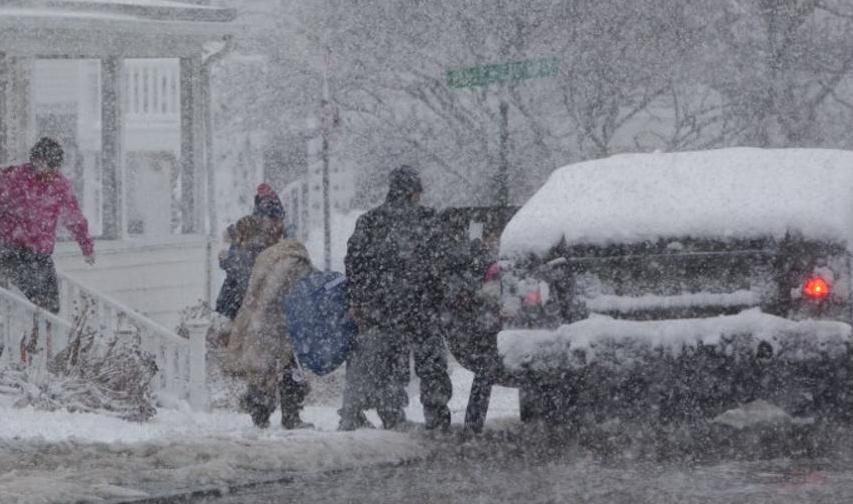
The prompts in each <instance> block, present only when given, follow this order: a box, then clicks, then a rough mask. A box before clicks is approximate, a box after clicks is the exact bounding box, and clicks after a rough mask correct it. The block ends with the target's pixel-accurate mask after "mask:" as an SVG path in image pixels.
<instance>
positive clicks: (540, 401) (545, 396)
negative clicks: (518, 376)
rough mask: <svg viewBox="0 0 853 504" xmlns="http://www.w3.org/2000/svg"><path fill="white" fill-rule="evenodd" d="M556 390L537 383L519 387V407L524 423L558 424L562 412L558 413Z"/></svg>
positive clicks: (550, 386)
mask: <svg viewBox="0 0 853 504" xmlns="http://www.w3.org/2000/svg"><path fill="white" fill-rule="evenodd" d="M555 388H556V387H554V386H552V385H549V384H544V383H538V382H535V381H534V382H529V383H525V384H523V385H522V386H521V387H519V389H518V406H519V413H520V416H521V421H522V422H523V423H534V422H546V423H549V424H551V423H557V420H558V418H559V417H560V414H559V413H560V412H559V411H557V401H555V393H556V390H555Z"/></svg>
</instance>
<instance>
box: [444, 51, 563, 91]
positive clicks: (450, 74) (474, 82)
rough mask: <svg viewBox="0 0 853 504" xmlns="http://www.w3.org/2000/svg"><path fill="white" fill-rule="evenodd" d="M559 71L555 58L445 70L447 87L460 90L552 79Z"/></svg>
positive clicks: (558, 64)
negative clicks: (546, 78)
mask: <svg viewBox="0 0 853 504" xmlns="http://www.w3.org/2000/svg"><path fill="white" fill-rule="evenodd" d="M559 70H560V62H559V60H557V58H540V59H530V60H525V61H513V62H511V63H496V64H490V65H475V66H469V67H460V68H451V69H449V70H447V85H448V86H450V87H452V88H457V89H461V88H473V87H482V86H488V85H489V84H506V83H513V82H520V81H524V80H530V79H541V78H545V77H554V76H556V75H557V73H558V72H559Z"/></svg>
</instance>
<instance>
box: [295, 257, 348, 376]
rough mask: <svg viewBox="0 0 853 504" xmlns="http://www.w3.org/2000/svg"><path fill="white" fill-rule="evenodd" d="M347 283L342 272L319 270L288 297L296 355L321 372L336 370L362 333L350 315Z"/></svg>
mask: <svg viewBox="0 0 853 504" xmlns="http://www.w3.org/2000/svg"><path fill="white" fill-rule="evenodd" d="M346 286H347V279H346V277H345V276H344V275H342V274H341V273H337V272H334V271H315V272H312V273H309V274H308V275H306V276H305V277H304V278H302V279H301V280H300V281H299V282H297V284H296V286H295V287H294V288H293V289H292V290H291V291H290V293H288V295H287V296H285V298H284V313H285V316H286V317H287V329H288V335H289V336H290V341H291V343H292V344H293V349H294V352H295V353H296V358H297V359H299V363H300V364H302V366H304V367H306V368H308V369H310V370H311V371H313V372H314V373H316V374H318V375H324V374H327V373H330V372H332V371H334V370H335V369H337V368H338V367H339V366H340V365H341V364H342V363H343V362H344V361H345V360H346V358H347V355H348V354H349V351H350V348H351V347H352V342H353V340H354V339H355V335H356V333H357V332H358V329H357V326H356V324H355V322H354V321H353V320H352V317H350V314H349V308H348V306H347V296H346Z"/></svg>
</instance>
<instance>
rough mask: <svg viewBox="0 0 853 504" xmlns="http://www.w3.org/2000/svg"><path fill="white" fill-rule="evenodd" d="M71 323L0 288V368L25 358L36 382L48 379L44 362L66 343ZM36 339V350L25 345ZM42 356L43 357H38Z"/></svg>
mask: <svg viewBox="0 0 853 504" xmlns="http://www.w3.org/2000/svg"><path fill="white" fill-rule="evenodd" d="M71 329H72V324H71V323H70V322H68V321H66V320H63V319H62V318H60V317H57V316H56V315H54V314H52V313H50V312H48V311H46V310H43V309H41V308H39V307H37V306H36V305H34V304H32V303H31V302H29V300H27V299H26V298H25V297H23V296H21V295H19V294H16V293H14V292H12V291H10V290H7V289H4V288H2V287H0V346H2V353H0V366H3V365H7V364H11V363H18V362H22V361H24V360H25V359H26V360H28V357H35V356H38V357H39V358H36V359H34V360H33V363H32V364H33V365H34V366H36V367H37V369H33V370H31V371H32V373H31V376H33V377H34V380H35V382H36V383H43V382H44V380H45V379H46V378H47V362H48V360H50V359H51V358H52V357H53V356H54V355H56V354H57V353H58V352H59V351H61V350H62V349H63V348H65V346H66V345H67V344H68V338H69V336H70V334H71ZM33 333H35V334H38V338H35V342H36V346H35V348H27V349H25V348H24V346H25V345H27V344H29V343H31V342H32V341H33V338H32V335H33ZM42 356H44V358H41V357H42Z"/></svg>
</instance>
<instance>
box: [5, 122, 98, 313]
mask: <svg viewBox="0 0 853 504" xmlns="http://www.w3.org/2000/svg"><path fill="white" fill-rule="evenodd" d="M62 159H63V151H62V147H61V146H60V145H59V144H58V143H57V142H56V141H55V140H52V139H50V138H42V139H41V140H39V141H38V142H37V143H36V144H35V146H34V147H33V148H32V150H31V151H30V162H29V163H26V164H23V165H20V166H10V167H8V168H4V169H3V170H2V171H0V274H2V276H3V277H5V278H6V279H7V280H8V281H10V282H11V283H13V284H14V285H15V286H16V287H18V288H19V289H20V290H21V292H23V293H24V295H25V296H26V297H27V299H29V300H30V301H32V302H33V303H34V304H36V305H38V306H40V307H42V308H44V309H46V310H50V311H51V312H54V313H58V312H59V288H58V285H57V280H56V268H55V266H54V264H53V258H52V257H51V256H52V255H53V247H54V245H55V243H56V226H57V224H58V223H60V222H61V223H62V224H63V225H64V226H65V227H66V228H68V230H69V231H70V232H71V234H72V236H74V239H75V240H77V243H79V244H80V249H81V250H82V251H83V256H84V257H85V259H86V262H87V263H89V264H94V262H95V247H94V243H93V242H92V237H91V236H89V225H88V223H87V222H86V218H85V217H84V216H83V213H82V212H81V211H80V205H79V204H78V203H77V198H75V197H74V193H73V192H72V190H71V183H70V182H69V181H68V179H67V178H65V176H63V175H62V173H61V172H60V171H59V169H60V167H61V166H62Z"/></svg>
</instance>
